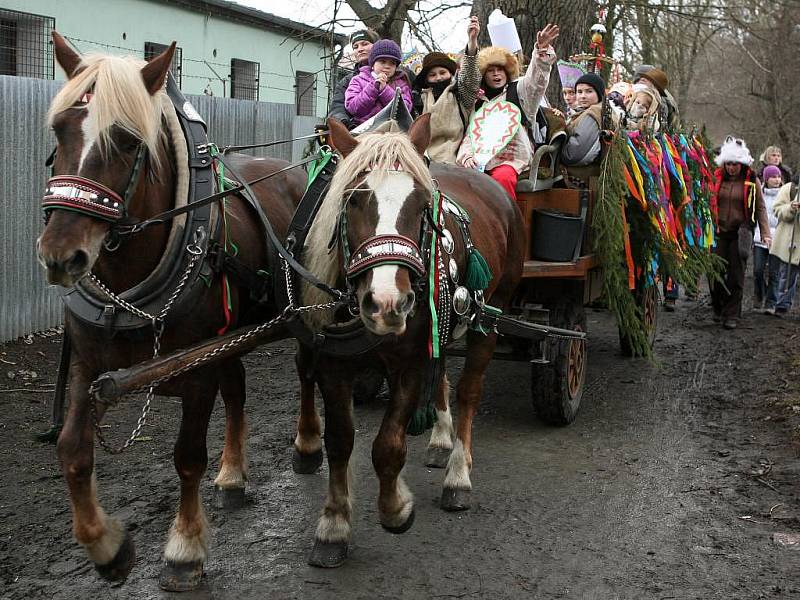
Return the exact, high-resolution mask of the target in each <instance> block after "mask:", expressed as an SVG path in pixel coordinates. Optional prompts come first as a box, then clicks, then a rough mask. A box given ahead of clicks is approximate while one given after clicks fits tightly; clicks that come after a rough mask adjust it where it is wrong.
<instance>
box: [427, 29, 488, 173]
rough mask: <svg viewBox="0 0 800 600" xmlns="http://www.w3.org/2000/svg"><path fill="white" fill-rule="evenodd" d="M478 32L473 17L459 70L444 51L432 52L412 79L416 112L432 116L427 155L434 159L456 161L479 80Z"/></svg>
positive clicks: (452, 162) (451, 162)
mask: <svg viewBox="0 0 800 600" xmlns="http://www.w3.org/2000/svg"><path fill="white" fill-rule="evenodd" d="M479 32H480V25H479V23H478V19H477V17H472V18H471V19H470V23H469V26H468V27H467V37H468V39H469V42H468V43H467V48H466V51H465V52H464V55H463V57H462V58H461V68H460V69H458V65H456V63H455V61H454V60H453V59H451V58H450V57H449V56H448V55H447V54H444V53H442V52H431V53H430V54H427V55H426V56H425V58H424V59H423V60H422V69H421V70H420V72H419V74H418V75H417V77H416V79H415V80H414V88H415V90H414V94H413V95H414V98H415V102H414V104H415V106H414V108H415V112H416V113H418V114H420V115H424V114H425V113H430V115H431V143H430V144H429V145H428V156H430V158H431V160H433V161H435V162H439V163H445V164H455V162H456V154H457V153H458V147H459V146H460V145H461V140H463V139H464V133H465V129H466V124H467V122H468V119H469V116H470V114H471V113H472V107H473V106H475V97H476V96H477V94H478V88H479V87H480V83H481V74H480V71H478V33H479ZM457 69H458V73H456V70H457Z"/></svg>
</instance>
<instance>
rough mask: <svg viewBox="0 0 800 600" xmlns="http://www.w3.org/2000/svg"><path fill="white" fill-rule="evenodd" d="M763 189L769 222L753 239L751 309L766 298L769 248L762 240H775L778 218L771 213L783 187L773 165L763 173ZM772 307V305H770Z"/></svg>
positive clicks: (759, 305)
mask: <svg viewBox="0 0 800 600" xmlns="http://www.w3.org/2000/svg"><path fill="white" fill-rule="evenodd" d="M763 176H764V179H763V182H764V184H763V187H762V188H761V195H762V196H763V197H764V205H765V207H766V209H767V220H768V221H769V229H770V230H769V231H768V232H764V235H763V236H762V232H761V228H760V227H759V228H758V231H756V234H755V236H754V237H753V283H754V284H755V293H754V295H753V308H755V309H759V308H761V306H762V304H763V302H764V298H766V296H767V277H765V275H768V274H769V269H768V268H767V264H768V263H769V246H768V245H767V244H766V242H764V240H763V238H765V237H769V238H772V239H773V240H774V239H775V228H776V227H777V226H778V217H777V216H775V213H774V212H773V211H772V209H773V207H774V205H775V200H776V199H777V197H778V192H779V191H780V189H781V186H782V185H783V176H782V175H781V170H780V169H779V168H778V167H776V166H773V165H769V166H767V167H766V168H765V169H764V171H763ZM772 305H773V306H774V303H773V304H772Z"/></svg>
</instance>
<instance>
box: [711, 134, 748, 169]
mask: <svg viewBox="0 0 800 600" xmlns="http://www.w3.org/2000/svg"><path fill="white" fill-rule="evenodd" d="M715 162H716V163H717V166H718V167H721V166H722V165H724V164H725V163H726V162H732V163H739V164H742V165H744V166H745V167H749V166H750V165H752V164H753V157H752V156H750V150H749V149H748V148H747V144H745V143H744V140H743V139H741V138H735V137H733V136H732V135H729V136H728V137H726V138H725V142H724V143H723V144H722V146H720V149H719V156H717V158H716V161H715Z"/></svg>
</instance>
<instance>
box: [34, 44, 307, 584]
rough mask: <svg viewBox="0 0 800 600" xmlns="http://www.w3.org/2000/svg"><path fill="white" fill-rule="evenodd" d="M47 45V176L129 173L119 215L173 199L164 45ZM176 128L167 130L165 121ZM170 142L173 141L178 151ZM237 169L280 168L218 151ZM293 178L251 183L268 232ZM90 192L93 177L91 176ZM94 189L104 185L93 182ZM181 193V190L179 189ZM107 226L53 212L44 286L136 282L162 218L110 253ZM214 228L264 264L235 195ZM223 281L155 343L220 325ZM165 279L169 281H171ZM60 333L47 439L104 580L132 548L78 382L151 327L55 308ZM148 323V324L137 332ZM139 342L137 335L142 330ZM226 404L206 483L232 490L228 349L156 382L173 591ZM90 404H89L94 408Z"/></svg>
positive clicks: (240, 298)
mask: <svg viewBox="0 0 800 600" xmlns="http://www.w3.org/2000/svg"><path fill="white" fill-rule="evenodd" d="M53 40H54V44H55V55H56V58H57V60H58V63H59V65H60V66H61V68H63V70H64V72H65V73H66V74H67V76H68V78H69V80H68V81H67V83H66V84H65V85H64V87H63V88H62V90H61V91H60V92H59V94H58V95H57V96H56V98H55V99H54V100H53V103H52V106H51V109H50V117H49V119H50V124H51V126H52V128H53V131H54V132H55V136H56V139H57V142H58V146H57V153H56V157H55V162H54V165H53V168H54V175H56V176H59V175H74V176H79V177H81V178H83V180H82V181H86V180H88V181H89V182H92V184H94V183H96V184H100V186H103V187H104V188H105V189H108V190H110V191H111V192H114V193H116V194H117V195H119V196H122V195H123V193H124V192H125V190H126V185H127V184H128V182H129V180H130V185H131V187H130V190H131V191H132V193H131V194H130V200H129V205H128V207H127V212H128V214H129V215H131V216H133V217H135V218H138V219H145V218H147V217H150V216H153V215H155V214H158V213H161V212H163V211H165V210H168V209H170V208H172V207H173V206H174V205H175V202H176V197H177V194H176V179H178V178H179V175H178V173H179V169H178V166H177V165H179V160H178V157H182V160H183V161H184V164H186V163H185V161H186V156H187V149H186V143H185V139H183V137H182V134H179V132H180V124H179V123H177V119H176V116H175V109H174V107H173V106H172V103H171V102H170V100H169V99H168V98H167V95H166V94H165V92H164V91H163V88H164V82H165V77H166V75H167V71H168V69H169V65H170V61H171V59H172V55H173V52H174V49H175V44H174V43H173V44H172V46H171V47H170V48H169V49H168V50H166V51H165V52H164V53H163V54H161V55H159V56H158V57H156V58H154V59H153V60H152V61H151V62H149V63H144V62H142V61H138V60H135V59H131V58H118V57H112V56H86V57H82V56H80V55H78V54H77V53H75V52H74V51H73V50H72V49H71V48H70V47H69V46H68V45H67V43H66V42H65V41H64V39H63V38H62V37H61V36H59V35H58V34H57V33H54V34H53ZM175 127H177V132H178V133H176V129H175ZM142 145H143V146H144V147H146V149H147V154H146V158H145V162H144V164H143V166H142V168H141V170H140V171H138V173H137V172H136V171H135V170H134V169H133V168H132V165H134V164H135V162H136V161H137V158H136V157H137V148H139V147H141V146H142ZM181 145H182V146H183V147H182V148H181ZM230 161H231V164H232V165H235V167H237V168H238V169H237V170H239V171H240V173H241V174H242V176H243V177H245V178H246V179H253V178H255V177H258V176H262V175H264V174H266V173H270V172H274V171H277V170H278V169H279V168H281V167H284V166H286V163H285V162H284V161H279V160H272V159H254V158H251V157H246V156H231V157H230ZM304 187H305V176H304V174H303V173H301V172H297V170H291V171H287V172H285V173H281V174H279V175H277V176H275V177H273V178H271V179H268V180H265V181H263V182H261V183H259V184H257V185H254V186H253V189H254V192H255V193H256V194H257V196H258V198H259V201H260V202H261V203H262V206H263V209H264V211H265V212H266V214H267V216H268V218H269V220H270V222H271V223H272V224H273V227H274V228H275V230H276V232H277V233H278V234H279V235H283V232H285V231H286V229H287V227H288V224H289V220H290V218H291V215H292V212H293V210H294V206H295V205H296V203H297V201H298V200H299V198H300V196H301V195H302V193H303V190H304ZM95 189H97V186H95ZM100 189H103V188H100ZM184 192H185V189H184ZM109 230H110V224H109V222H107V221H105V220H100V219H96V218H93V217H91V216H87V215H85V214H81V213H78V212H71V211H69V210H52V211H51V212H50V214H49V220H48V222H47V225H46V227H45V229H44V232H43V233H42V236H41V237H40V238H39V240H38V244H37V246H38V255H39V260H40V262H41V263H42V265H43V266H44V268H45V269H46V272H47V280H48V282H49V283H51V284H57V285H61V286H64V287H71V286H73V285H75V283H76V282H77V281H79V280H80V279H81V278H83V277H84V276H86V275H87V274H88V273H90V272H92V273H94V275H95V276H96V277H97V278H99V280H101V281H102V282H103V283H104V284H105V285H106V286H107V287H108V288H109V289H110V290H111V291H112V292H115V293H120V292H122V291H124V290H128V289H130V288H132V287H133V286H135V285H136V284H138V283H139V282H141V281H143V280H145V279H146V278H147V277H148V274H150V273H151V272H152V271H153V270H154V269H155V268H156V265H157V264H158V263H159V261H160V260H161V257H162V253H163V252H164V249H165V247H166V245H167V243H168V236H169V235H170V228H169V227H168V226H165V225H158V226H155V227H151V228H149V229H146V230H144V231H143V232H141V233H138V234H135V235H133V236H132V237H130V238H128V239H126V240H125V241H123V243H122V244H121V246H120V247H119V248H118V249H116V250H115V251H109V250H108V249H107V248H106V246H104V240H106V238H107V235H108V234H109ZM227 231H228V236H229V239H231V240H233V241H234V242H235V243H236V245H237V246H238V249H239V254H238V257H239V259H240V260H241V261H242V262H244V263H245V264H247V265H248V266H249V267H250V268H252V269H258V268H261V267H263V265H265V264H266V260H267V257H266V253H267V248H266V247H265V242H264V237H263V233H262V231H261V226H260V224H259V222H258V220H257V218H256V216H255V215H254V214H253V210H252V209H251V208H249V207H248V206H247V205H246V204H245V203H244V201H243V200H241V199H240V198H238V197H233V196H231V197H229V198H228V200H227ZM221 279H222V277H221V276H220V275H219V274H217V273H213V272H212V280H211V281H210V284H209V285H208V286H205V285H202V286H198V287H200V288H204V289H203V290H202V291H201V292H199V295H197V296H193V301H192V302H191V306H185V305H184V306H181V305H180V300H179V301H178V302H177V303H176V309H175V314H174V315H173V314H168V315H167V317H166V319H165V330H164V334H163V339H162V348H163V349H164V350H167V351H168V350H170V349H177V348H181V347H186V346H189V345H192V344H194V343H196V342H198V341H200V340H205V339H208V338H212V337H214V336H215V335H217V331H218V330H219V329H220V328H221V327H222V326H223V325H224V324H225V318H224V316H223V304H222V302H223V301H222V298H223V295H222V294H223V287H222V286H223V283H222V281H221ZM174 285H177V282H175V284H174ZM229 301H230V306H231V312H232V315H233V316H232V322H231V323H230V325H231V326H232V327H235V326H237V325H240V324H241V323H242V319H241V317H240V315H244V314H245V313H246V312H247V311H248V309H249V308H250V307H251V305H252V302H251V300H250V299H249V294H248V291H247V290H246V289H240V288H238V287H237V286H236V285H235V283H234V282H231V285H230V292H229ZM65 327H66V331H67V333H68V334H69V335H70V337H71V339H72V345H73V352H72V358H71V361H70V365H69V411H68V414H67V417H66V421H65V423H64V427H63V430H62V432H61V435H60V436H59V439H58V456H59V458H60V461H61V465H62V469H63V473H64V477H65V479H66V481H67V485H68V487H69V494H70V501H71V505H72V513H73V532H74V534H75V538H76V539H77V541H78V542H79V543H80V544H81V545H82V546H83V547H84V548H85V549H86V552H87V554H88V555H89V558H90V559H91V560H92V561H93V562H94V564H95V566H96V567H97V570H98V571H99V572H100V574H101V575H102V576H103V577H105V578H106V579H109V580H111V581H121V580H124V579H125V578H126V576H127V575H128V573H129V572H130V570H131V568H132V567H133V564H134V562H135V551H134V544H133V541H132V539H131V537H130V535H129V533H128V532H127V531H126V529H125V526H124V525H123V524H122V523H120V522H119V521H118V520H117V519H114V518H112V517H110V516H109V515H107V514H106V513H105V512H104V511H103V508H102V507H101V506H100V504H99V502H98V499H97V493H96V480H95V474H94V435H95V429H94V423H93V417H92V404H93V401H92V400H91V399H90V398H89V395H88V387H89V384H90V382H91V381H92V380H93V379H95V378H96V377H97V376H98V375H99V374H101V373H103V372H106V371H109V370H113V369H119V368H123V367H128V366H130V365H132V364H135V363H138V362H141V361H144V360H147V359H149V358H151V357H152V343H153V340H152V337H150V336H148V335H145V336H139V337H131V336H128V335H124V334H119V335H117V336H115V337H113V338H112V339H110V340H109V339H107V337H106V336H105V334H104V332H103V331H102V329H99V328H96V327H93V326H90V325H86V324H85V323H83V322H82V321H80V320H79V319H77V318H76V317H74V316H72V315H70V314H69V312H68V314H67V318H66V325H65ZM145 331H148V332H149V330H145ZM142 338H143V339H142ZM218 390H219V391H220V392H221V394H222V396H223V399H224V401H225V408H226V418H227V425H226V432H225V446H224V451H223V455H222V460H221V464H220V471H219V474H218V476H217V478H216V480H215V484H216V486H217V488H218V489H221V490H237V489H238V490H242V489H243V487H244V485H245V481H246V478H247V473H246V463H245V449H244V448H245V438H246V431H245V422H244V414H243V407H244V401H245V380H244V369H243V367H242V364H241V362H240V361H239V359H233V360H229V361H227V362H224V363H221V364H213V365H210V366H207V367H205V368H204V369H201V370H199V371H196V372H194V373H192V374H191V375H188V376H183V377H180V378H178V379H175V380H173V381H171V382H169V383H168V384H165V385H163V386H162V387H160V388H159V389H158V393H159V394H162V395H172V396H179V397H181V399H182V407H183V415H182V420H181V427H180V432H179V434H178V438H177V441H176V444H175V453H174V461H175V468H176V470H177V472H178V475H179V476H180V482H181V485H180V505H179V508H178V512H177V515H176V517H175V520H174V523H173V525H172V527H171V529H170V532H169V536H168V540H167V543H166V547H165V549H164V560H165V562H164V567H163V569H162V573H161V581H160V583H161V585H162V587H164V588H165V589H170V590H184V589H191V588H192V587H194V586H196V585H197V584H198V583H199V581H200V577H201V575H202V568H203V563H204V561H205V559H206V555H207V545H208V540H207V525H206V518H205V514H204V511H203V506H202V503H201V500H200V493H199V492H200V481H201V478H202V476H203V474H204V472H205V470H206V465H207V449H206V431H207V427H208V422H209V418H210V415H211V411H212V408H213V405H214V400H215V397H216V394H217V391H218ZM102 415H103V407H101V406H99V405H98V406H97V418H98V420H99V419H101V418H102Z"/></svg>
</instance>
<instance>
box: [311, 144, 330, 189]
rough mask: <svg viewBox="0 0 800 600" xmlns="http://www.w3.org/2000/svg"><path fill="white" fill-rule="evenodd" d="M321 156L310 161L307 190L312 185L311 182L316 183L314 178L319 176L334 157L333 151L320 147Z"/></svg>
mask: <svg viewBox="0 0 800 600" xmlns="http://www.w3.org/2000/svg"><path fill="white" fill-rule="evenodd" d="M319 154H320V158H318V159H317V160H314V161H312V162H310V163H309V166H308V182H307V183H306V190H307V189H308V188H310V187H311V184H312V183H314V180H315V179H316V178H317V175H319V174H320V173H321V172H322V169H324V168H325V165H327V164H328V163H329V162H330V161H331V158H332V157H333V152H329V151H327V150H323V149H320V151H319Z"/></svg>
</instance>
